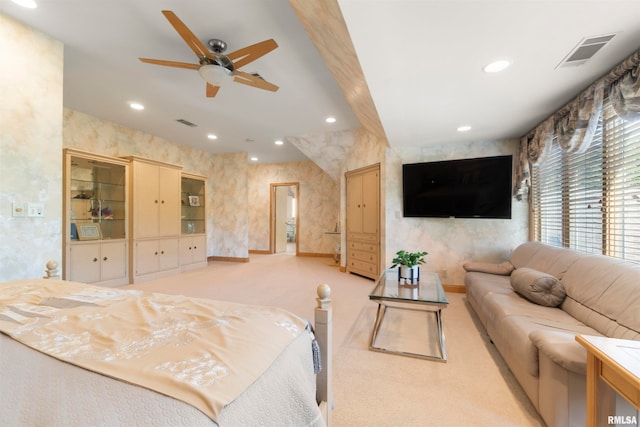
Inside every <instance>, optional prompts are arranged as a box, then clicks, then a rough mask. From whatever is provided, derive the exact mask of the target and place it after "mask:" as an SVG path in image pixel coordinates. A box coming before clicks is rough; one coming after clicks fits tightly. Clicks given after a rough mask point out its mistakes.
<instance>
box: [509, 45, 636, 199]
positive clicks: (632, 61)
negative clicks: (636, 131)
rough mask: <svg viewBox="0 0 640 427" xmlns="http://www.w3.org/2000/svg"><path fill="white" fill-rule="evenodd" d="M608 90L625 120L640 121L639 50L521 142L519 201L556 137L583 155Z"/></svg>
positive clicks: (517, 167)
mask: <svg viewBox="0 0 640 427" xmlns="http://www.w3.org/2000/svg"><path fill="white" fill-rule="evenodd" d="M607 87H608V96H609V98H610V100H611V102H612V104H613V106H614V110H615V111H616V114H618V115H619V116H620V117H621V118H622V119H623V120H636V119H640V50H638V51H636V52H635V53H634V54H633V55H631V56H629V57H628V58H627V59H625V60H624V61H623V62H622V63H620V64H619V65H618V66H616V67H615V68H613V69H612V70H611V71H610V72H609V73H607V75H605V76H604V77H602V78H600V79H599V80H597V81H596V82H595V83H593V84H592V85H591V86H589V87H588V88H587V89H586V90H585V91H583V92H582V93H580V94H579V95H578V96H577V97H576V98H574V99H573V100H572V101H570V102H569V103H567V104H566V105H565V106H564V107H562V108H561V109H559V110H558V111H556V112H555V113H554V114H552V115H551V116H550V117H549V118H547V119H546V120H545V121H543V122H542V123H541V124H539V125H538V126H537V127H535V128H534V129H532V130H531V131H529V132H528V133H527V134H526V135H524V136H523V137H522V138H521V139H520V147H519V154H518V156H517V157H518V158H517V162H518V163H516V165H515V172H514V185H513V194H514V196H515V197H516V198H518V199H520V198H521V197H522V196H523V195H524V194H527V193H528V190H529V187H530V180H529V165H533V166H535V165H540V164H542V163H544V161H545V159H546V157H547V154H548V152H549V149H550V148H551V142H552V141H553V139H554V138H556V139H557V141H558V144H559V145H560V147H561V148H562V149H563V150H565V151H567V152H569V153H583V152H585V151H586V150H587V149H588V148H589V146H590V145H591V142H592V141H593V136H594V134H595V131H596V128H597V126H598V120H599V119H600V116H601V114H602V104H603V100H604V95H605V90H606V88H607Z"/></svg>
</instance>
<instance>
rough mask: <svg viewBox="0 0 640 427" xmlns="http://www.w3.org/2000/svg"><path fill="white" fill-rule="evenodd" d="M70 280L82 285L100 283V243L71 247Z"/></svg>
mask: <svg viewBox="0 0 640 427" xmlns="http://www.w3.org/2000/svg"><path fill="white" fill-rule="evenodd" d="M69 255H70V258H71V260H70V261H71V262H70V267H71V268H70V271H69V280H72V281H74V282H82V283H95V282H99V281H100V243H93V244H83V245H71V247H70V248H69Z"/></svg>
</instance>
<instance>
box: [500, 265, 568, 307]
mask: <svg viewBox="0 0 640 427" xmlns="http://www.w3.org/2000/svg"><path fill="white" fill-rule="evenodd" d="M511 287H512V288H513V290H514V291H516V292H517V293H519V294H520V295H522V296H523V297H525V298H526V299H528V300H529V301H531V302H535V303H536V304H540V305H544V306H547V307H557V306H558V305H560V304H561V303H562V301H564V298H565V296H567V293H566V292H565V289H564V286H563V285H562V282H560V281H559V280H558V279H556V278H555V277H553V276H552V275H550V274H547V273H543V272H541V271H538V270H534V269H532V268H517V269H516V270H514V271H513V273H511Z"/></svg>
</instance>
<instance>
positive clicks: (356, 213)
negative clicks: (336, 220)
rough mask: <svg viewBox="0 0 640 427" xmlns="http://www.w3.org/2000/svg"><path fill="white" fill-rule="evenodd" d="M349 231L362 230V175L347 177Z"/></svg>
mask: <svg viewBox="0 0 640 427" xmlns="http://www.w3.org/2000/svg"><path fill="white" fill-rule="evenodd" d="M347 231H348V232H351V233H361V232H362V176H361V175H357V176H351V177H349V178H347Z"/></svg>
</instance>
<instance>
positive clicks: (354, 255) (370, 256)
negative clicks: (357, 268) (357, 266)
mask: <svg viewBox="0 0 640 427" xmlns="http://www.w3.org/2000/svg"><path fill="white" fill-rule="evenodd" d="M348 257H349V258H348V259H350V260H358V261H365V262H370V263H373V264H377V263H378V253H377V252H365V251H354V250H353V249H350V250H349V253H348Z"/></svg>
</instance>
